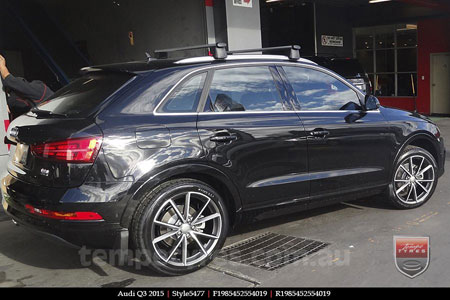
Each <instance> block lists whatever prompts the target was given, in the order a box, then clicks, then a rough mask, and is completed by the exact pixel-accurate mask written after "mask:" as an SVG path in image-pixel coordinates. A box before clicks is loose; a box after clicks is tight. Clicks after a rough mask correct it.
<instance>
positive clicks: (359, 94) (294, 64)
mask: <svg viewBox="0 0 450 300" xmlns="http://www.w3.org/2000/svg"><path fill="white" fill-rule="evenodd" d="M270 65H275V66H289V67H301V68H310V69H314V70H317V71H319V72H323V73H326V74H328V75H330V76H332V77H334V78H336V80H339V81H340V82H342V83H344V84H345V85H347V86H348V87H349V88H350V89H352V90H353V91H354V92H356V95H357V97H358V98H359V99H364V94H363V93H362V92H361V91H359V89H358V88H357V87H355V86H353V85H352V84H351V83H349V82H347V80H345V79H343V77H341V76H339V75H338V74H336V73H334V72H332V71H329V70H327V69H325V68H324V67H321V66H319V65H310V64H305V63H303V62H299V61H295V62H281V61H272V62H270V61H264V62H241V63H230V64H223V65H210V66H205V67H202V68H199V69H195V70H193V71H191V72H189V73H187V74H185V75H184V76H183V77H182V78H181V79H180V80H178V82H177V83H176V84H174V86H172V88H171V89H170V90H169V91H168V92H167V93H166V94H165V95H164V97H163V98H162V99H161V101H159V103H158V104H157V105H156V107H155V108H154V109H153V115H155V116H158V115H195V114H197V113H208V114H213V113H226V114H229V113H231V112H190V113H176V112H174V113H168V112H158V111H157V110H158V109H159V107H160V106H161V105H162V104H163V103H164V102H165V101H166V100H167V98H168V97H169V96H170V95H171V94H172V92H173V91H174V90H175V89H176V88H177V87H178V86H179V85H180V84H181V83H182V82H184V80H186V79H187V78H188V77H190V76H195V75H196V73H202V72H207V71H209V70H218V69H227V68H234V67H239V66H242V67H245V66H268V67H269V66H270ZM306 111H307V110H302V111H301V112H306ZM309 111H311V112H312V110H309ZM337 111H342V110H335V111H334V112H337ZM352 111H353V110H352ZM250 112H252V111H243V112H238V113H250ZM253 112H255V113H261V112H265V111H253ZM273 112H277V111H267V113H273ZM278 112H293V110H290V111H278ZM316 112H333V111H331V110H324V111H320V110H319V111H316ZM234 113H236V112H234Z"/></svg>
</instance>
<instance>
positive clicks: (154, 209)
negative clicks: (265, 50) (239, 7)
mask: <svg viewBox="0 0 450 300" xmlns="http://www.w3.org/2000/svg"><path fill="white" fill-rule="evenodd" d="M84 72H85V75H84V76H83V77H81V78H80V79H78V80H76V81H74V82H73V83H71V84H70V85H69V86H67V87H65V88H63V89H62V90H60V91H58V92H57V93H56V95H55V96H54V98H53V99H51V100H49V101H48V102H46V103H43V104H41V105H40V106H39V107H38V109H35V110H33V112H30V113H28V114H27V115H23V116H21V117H19V118H17V119H16V120H14V121H13V122H12V124H11V125H10V127H9V130H8V136H7V139H8V140H9V142H10V143H11V144H12V145H11V160H10V162H9V164H8V175H7V176H6V177H5V178H3V179H2V196H3V206H4V208H5V210H6V212H7V213H8V214H9V215H10V216H11V217H12V218H13V219H14V221H15V222H17V223H18V224H22V225H26V226H27V227H31V228H33V229H35V230H37V231H39V232H40V233H43V234H45V235H50V236H54V237H57V238H59V239H63V240H65V241H68V242H70V243H72V244H74V245H77V246H83V245H88V246H91V247H101V248H104V247H114V246H115V245H116V246H117V245H118V244H119V245H120V243H122V247H123V245H124V243H126V241H127V238H128V237H129V239H130V244H132V245H133V247H135V248H137V249H140V250H141V251H143V253H144V254H145V257H146V258H148V259H149V260H150V265H151V266H152V267H154V268H155V269H157V270H158V271H161V272H164V273H167V274H182V273H186V272H190V271H193V270H195V269H198V268H199V267H201V266H203V265H205V264H206V263H208V262H209V261H210V260H212V258H213V257H214V254H215V253H217V251H218V250H219V249H220V247H221V246H222V244H223V242H224V240H225V237H226V234H227V230H228V228H229V227H231V226H234V225H235V224H239V223H240V221H242V218H247V217H246V216H252V217H256V216H259V215H260V214H261V213H263V214H265V213H267V211H268V209H269V210H270V209H272V208H274V207H277V208H283V207H286V208H288V210H289V211H292V209H293V207H295V208H296V209H300V210H301V209H308V208H313V207H318V206H323V205H327V204H330V203H335V202H339V201H343V200H349V199H353V198H358V197H362V196H366V195H373V194H378V193H385V195H386V198H388V199H390V200H391V202H392V203H393V204H395V205H396V206H398V207H402V208H413V207H417V206H419V205H421V204H423V203H424V202H426V201H427V200H428V199H429V198H430V197H431V194H432V193H433V191H434V188H435V187H436V184H437V179H438V177H439V176H440V175H442V174H443V172H444V162H445V159H444V157H445V149H444V146H443V140H442V138H441V137H440V133H439V129H438V128H437V127H436V125H435V124H433V123H432V122H431V121H430V120H428V119H427V118H426V117H423V116H421V115H418V114H415V113H410V112H406V111H400V110H396V109H390V108H385V107H382V106H379V104H378V103H377V102H376V98H374V97H365V95H364V94H362V93H361V92H360V91H359V90H358V89H356V88H355V87H354V86H352V85H351V84H349V83H348V82H347V81H346V80H345V79H344V78H342V77H340V76H339V75H337V74H335V73H334V72H332V71H329V70H327V69H325V68H323V67H320V66H318V65H316V64H315V63H313V62H311V61H308V60H304V59H288V58H287V57H285V56H271V55H232V56H228V57H227V58H225V59H214V58H213V57H198V58H188V59H182V60H176V59H163V60H151V61H149V62H133V63H126V64H116V65H107V66H99V67H92V68H86V69H84ZM419 184H420V185H419ZM245 213H249V214H248V215H247V214H245ZM243 216H244V217H243Z"/></svg>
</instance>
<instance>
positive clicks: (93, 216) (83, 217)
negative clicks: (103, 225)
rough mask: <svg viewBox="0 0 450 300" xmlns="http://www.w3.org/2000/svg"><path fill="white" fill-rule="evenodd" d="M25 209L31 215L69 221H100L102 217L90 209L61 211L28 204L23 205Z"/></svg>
mask: <svg viewBox="0 0 450 300" xmlns="http://www.w3.org/2000/svg"><path fill="white" fill-rule="evenodd" d="M25 208H26V210H27V211H28V212H29V213H30V214H33V215H37V216H41V217H45V218H49V219H56V220H70V221H101V220H103V218H102V217H101V216H100V215H99V214H98V213H96V212H91V211H77V212H61V211H52V210H48V209H40V208H36V207H33V206H31V205H29V204H27V205H25Z"/></svg>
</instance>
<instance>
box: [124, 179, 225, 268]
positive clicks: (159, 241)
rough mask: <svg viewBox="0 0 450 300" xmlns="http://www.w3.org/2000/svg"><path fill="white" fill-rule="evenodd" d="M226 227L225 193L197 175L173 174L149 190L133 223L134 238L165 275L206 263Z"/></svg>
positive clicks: (219, 244)
mask: <svg viewBox="0 0 450 300" xmlns="http://www.w3.org/2000/svg"><path fill="white" fill-rule="evenodd" d="M188 195H189V196H188ZM188 198H189V199H188ZM186 203H188V205H186ZM186 207H189V210H188V211H186V210H185V208H186ZM177 210H178V211H177ZM186 213H188V214H186ZM186 216H187V217H186ZM208 218H210V219H208ZM202 220H203V221H204V222H201V221H202ZM199 221H200V222H199ZM227 231H228V213H227V210H226V206H225V203H224V201H223V199H222V197H221V196H220V195H219V194H218V193H217V192H216V191H215V190H214V189H213V188H212V187H210V186H209V185H207V184H205V183H204V182H201V181H199V180H195V179H175V180H171V181H168V182H165V183H163V184H161V185H159V186H158V187H156V188H155V189H153V190H151V191H150V192H148V193H147V194H145V195H144V196H143V197H142V198H141V202H140V203H139V205H138V207H137V209H136V212H135V214H134V217H133V221H132V223H131V239H132V243H133V245H134V248H135V250H137V251H139V254H140V257H141V260H142V261H143V262H145V264H146V265H148V266H149V267H150V268H152V269H154V270H156V271H157V272H159V273H162V274H165V275H183V274H187V273H190V272H193V271H196V270H198V269H200V268H202V267H204V266H206V265H207V264H208V263H209V262H211V261H212V260H213V258H214V256H215V255H216V254H217V253H218V252H219V250H220V249H221V248H222V246H223V243H224V242H225V238H226V236H227ZM200 245H201V247H202V248H201V247H200Z"/></svg>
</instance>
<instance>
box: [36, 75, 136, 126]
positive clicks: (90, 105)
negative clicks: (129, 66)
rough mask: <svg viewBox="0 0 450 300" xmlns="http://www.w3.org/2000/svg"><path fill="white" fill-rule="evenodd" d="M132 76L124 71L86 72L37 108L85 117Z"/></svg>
mask: <svg viewBox="0 0 450 300" xmlns="http://www.w3.org/2000/svg"><path fill="white" fill-rule="evenodd" d="M132 77H133V75H130V74H126V73H98V74H96V73H91V74H87V75H85V76H83V77H81V78H78V79H76V80H74V81H72V82H71V83H70V84H68V85H67V86H65V87H63V88H62V89H60V90H58V91H57V92H56V93H55V94H53V96H52V97H51V98H50V99H48V100H47V101H45V102H42V103H41V104H40V105H39V106H38V108H39V109H41V110H47V111H51V112H52V113H54V114H66V115H67V116H69V117H77V118H78V117H87V116H89V115H90V114H91V113H92V112H93V111H94V110H95V109H96V108H97V107H98V106H99V105H100V104H101V103H102V102H103V101H104V100H105V99H106V98H108V97H109V96H110V95H112V94H113V93H114V92H115V91H117V90H118V89H119V88H120V87H121V86H123V85H124V84H125V83H126V82H127V81H128V80H130V79H131V78H132Z"/></svg>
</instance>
